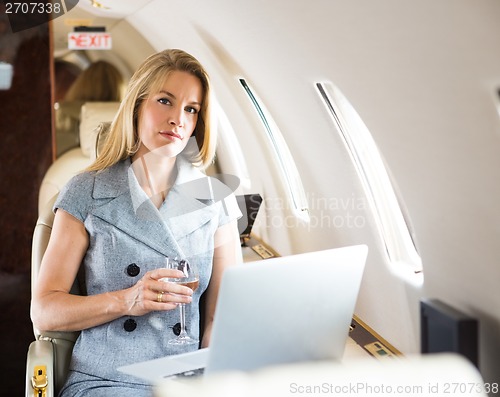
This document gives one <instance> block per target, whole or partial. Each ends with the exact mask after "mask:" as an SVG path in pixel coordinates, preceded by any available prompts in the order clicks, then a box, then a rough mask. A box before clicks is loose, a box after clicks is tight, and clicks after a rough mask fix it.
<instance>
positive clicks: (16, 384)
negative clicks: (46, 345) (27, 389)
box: [0, 273, 35, 397]
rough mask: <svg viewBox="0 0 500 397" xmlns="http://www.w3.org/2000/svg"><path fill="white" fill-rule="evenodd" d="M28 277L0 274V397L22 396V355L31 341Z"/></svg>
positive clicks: (23, 366)
mask: <svg viewBox="0 0 500 397" xmlns="http://www.w3.org/2000/svg"><path fill="white" fill-rule="evenodd" d="M30 298H31V287H30V275H29V274H8V273H0V307H1V312H2V321H0V337H1V338H2V342H1V346H2V351H1V354H0V357H1V360H0V373H1V374H2V387H0V396H1V397H18V396H19V397H21V396H24V384H25V383H24V382H25V372H26V353H27V351H28V347H29V344H30V343H31V342H32V341H33V340H34V339H35V337H34V336H33V328H32V324H31V320H30V315H29V312H30Z"/></svg>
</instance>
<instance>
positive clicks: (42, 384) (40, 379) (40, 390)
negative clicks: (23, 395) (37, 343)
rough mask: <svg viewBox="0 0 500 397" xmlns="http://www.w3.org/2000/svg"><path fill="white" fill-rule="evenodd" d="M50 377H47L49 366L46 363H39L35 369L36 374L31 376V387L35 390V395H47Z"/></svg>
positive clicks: (40, 396) (45, 396) (44, 396)
mask: <svg viewBox="0 0 500 397" xmlns="http://www.w3.org/2000/svg"><path fill="white" fill-rule="evenodd" d="M48 385H49V378H48V377H47V367H46V366H45V365H37V366H36V367H35V370H34V375H33V377H32V378H31V387H33V390H34V391H35V397H47V386H48Z"/></svg>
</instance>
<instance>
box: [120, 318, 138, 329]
mask: <svg viewBox="0 0 500 397" xmlns="http://www.w3.org/2000/svg"><path fill="white" fill-rule="evenodd" d="M123 328H124V329H125V331H127V332H132V331H133V330H135V329H136V328H137V323H136V322H135V320H133V319H131V318H129V319H128V320H127V321H125V322H124V323H123Z"/></svg>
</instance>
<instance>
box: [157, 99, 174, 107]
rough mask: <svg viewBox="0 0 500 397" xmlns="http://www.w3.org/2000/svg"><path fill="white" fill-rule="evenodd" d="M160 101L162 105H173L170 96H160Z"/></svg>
mask: <svg viewBox="0 0 500 397" xmlns="http://www.w3.org/2000/svg"><path fill="white" fill-rule="evenodd" d="M158 102H159V103H161V104H162V105H171V104H172V102H170V99H168V98H160V99H158Z"/></svg>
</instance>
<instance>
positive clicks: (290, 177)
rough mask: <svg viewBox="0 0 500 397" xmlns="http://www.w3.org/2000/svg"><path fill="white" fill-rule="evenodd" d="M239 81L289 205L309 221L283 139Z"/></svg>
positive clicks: (247, 89) (260, 102)
mask: <svg viewBox="0 0 500 397" xmlns="http://www.w3.org/2000/svg"><path fill="white" fill-rule="evenodd" d="M240 83H241V85H242V86H243V88H244V90H245V92H246V94H247V95H248V98H249V99H250V102H251V103H252V105H253V106H254V108H255V110H256V111H257V114H258V116H259V118H260V120H261V121H262V124H263V125H264V129H265V131H266V133H267V137H268V138H269V142H270V143H271V147H272V149H273V151H274V154H275V156H276V159H277V162H278V164H279V166H280V170H281V173H282V175H283V178H284V181H285V188H286V189H287V190H288V194H289V197H290V200H291V203H292V206H291V207H292V208H293V210H294V213H295V215H296V216H297V217H298V218H300V219H302V220H303V221H305V222H309V207H308V204H307V199H306V194H305V192H304V187H303V185H302V181H301V180H300V176H299V172H298V170H297V166H296V165H295V162H294V161H293V158H292V155H291V153H290V150H289V149H288V146H287V144H286V142H285V139H284V138H283V135H282V134H281V131H280V130H279V128H278V126H277V125H276V123H275V122H274V120H273V118H272V117H271V115H270V114H269V112H268V111H267V109H266V108H265V106H264V105H263V103H262V101H260V100H259V99H258V98H257V95H256V94H255V92H254V91H253V90H252V89H251V88H250V86H249V85H248V83H247V82H246V81H245V80H244V79H240Z"/></svg>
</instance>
